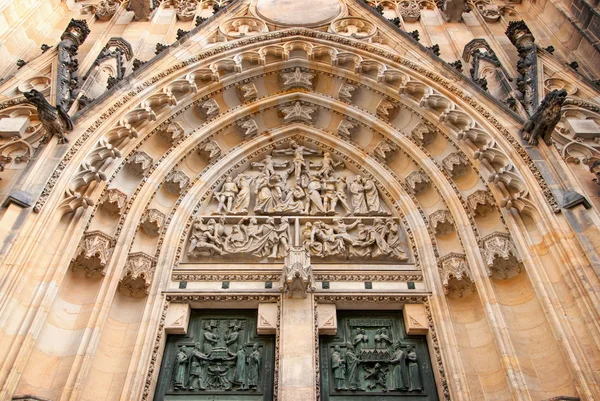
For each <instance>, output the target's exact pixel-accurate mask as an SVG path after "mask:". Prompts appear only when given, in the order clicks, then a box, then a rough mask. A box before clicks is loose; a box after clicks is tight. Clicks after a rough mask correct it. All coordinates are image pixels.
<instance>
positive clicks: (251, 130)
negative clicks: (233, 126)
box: [237, 118, 258, 139]
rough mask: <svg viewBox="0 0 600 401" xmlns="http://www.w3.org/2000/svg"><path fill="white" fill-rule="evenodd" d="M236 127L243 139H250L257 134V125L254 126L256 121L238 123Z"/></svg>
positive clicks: (249, 120)
mask: <svg viewBox="0 0 600 401" xmlns="http://www.w3.org/2000/svg"><path fill="white" fill-rule="evenodd" d="M237 127H238V131H239V132H240V133H241V134H242V135H243V137H244V139H250V138H252V137H254V136H255V135H256V134H258V124H256V121H255V120H253V119H251V118H249V119H247V120H240V121H238V123H237Z"/></svg>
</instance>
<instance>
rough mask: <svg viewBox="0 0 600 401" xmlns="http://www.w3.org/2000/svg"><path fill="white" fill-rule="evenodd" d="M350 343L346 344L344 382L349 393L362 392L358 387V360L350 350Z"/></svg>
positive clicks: (359, 386)
mask: <svg viewBox="0 0 600 401" xmlns="http://www.w3.org/2000/svg"><path fill="white" fill-rule="evenodd" d="M352 348H353V347H352V343H351V342H347V343H346V382H347V383H348V386H349V390H351V391H357V390H358V391H364V389H363V388H362V387H361V385H360V377H359V364H360V359H359V358H358V356H356V354H355V353H354V350H353V349H352Z"/></svg>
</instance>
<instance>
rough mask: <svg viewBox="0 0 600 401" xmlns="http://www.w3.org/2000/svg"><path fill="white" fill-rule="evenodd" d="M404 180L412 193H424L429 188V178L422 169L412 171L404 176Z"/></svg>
mask: <svg viewBox="0 0 600 401" xmlns="http://www.w3.org/2000/svg"><path fill="white" fill-rule="evenodd" d="M404 182H405V183H406V186H407V187H408V188H410V190H411V191H412V192H413V194H415V195H417V196H418V195H421V194H424V193H425V192H427V191H428V190H429V188H431V180H430V179H429V177H428V176H427V174H425V172H424V171H423V170H415V171H413V172H412V173H410V174H409V175H407V176H406V179H405V180H404Z"/></svg>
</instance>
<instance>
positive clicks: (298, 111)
mask: <svg viewBox="0 0 600 401" xmlns="http://www.w3.org/2000/svg"><path fill="white" fill-rule="evenodd" d="M279 111H280V113H281V115H282V116H283V122H284V123H291V122H296V121H301V122H306V123H309V124H312V123H313V121H314V120H316V118H317V114H318V111H319V109H318V108H317V106H312V105H308V104H303V103H301V102H300V101H297V102H295V103H294V104H292V105H289V104H288V105H284V106H281V107H280V108H279Z"/></svg>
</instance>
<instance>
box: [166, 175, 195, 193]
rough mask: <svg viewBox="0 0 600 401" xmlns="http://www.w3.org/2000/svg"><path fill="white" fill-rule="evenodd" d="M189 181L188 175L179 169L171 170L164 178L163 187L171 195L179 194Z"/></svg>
mask: <svg viewBox="0 0 600 401" xmlns="http://www.w3.org/2000/svg"><path fill="white" fill-rule="evenodd" d="M189 183H190V177H188V176H187V175H186V174H185V173H184V172H183V171H181V170H173V171H171V172H170V173H169V174H167V177H166V178H165V188H166V189H167V191H169V192H170V193H172V194H173V195H181V192H182V191H183V190H184V189H185V188H186V187H187V186H188V185H189Z"/></svg>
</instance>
